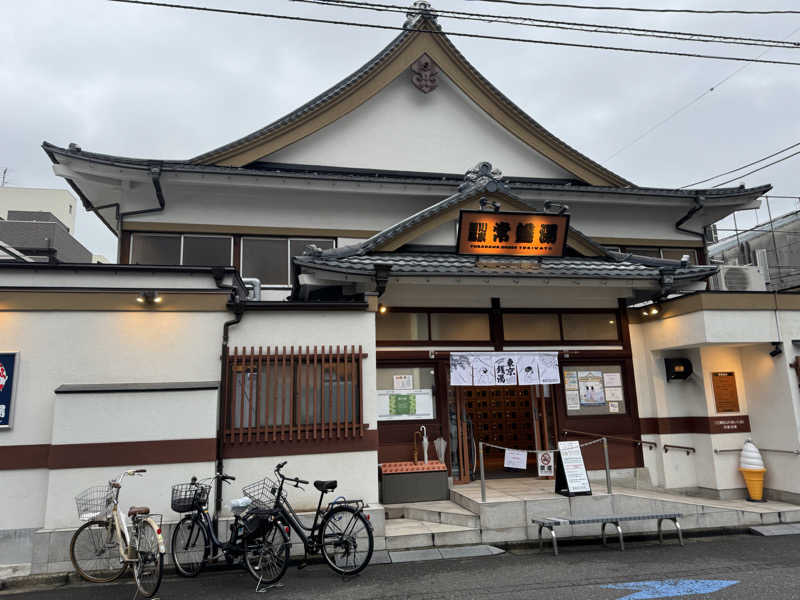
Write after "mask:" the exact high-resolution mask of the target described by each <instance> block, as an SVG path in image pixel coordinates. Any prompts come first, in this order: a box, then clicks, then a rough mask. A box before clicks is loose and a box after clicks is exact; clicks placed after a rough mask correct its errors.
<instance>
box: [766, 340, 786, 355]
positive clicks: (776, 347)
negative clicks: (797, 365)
mask: <svg viewBox="0 0 800 600" xmlns="http://www.w3.org/2000/svg"><path fill="white" fill-rule="evenodd" d="M772 346H773V348H772V350H770V353H769V355H770V356H771V357H772V358H775V357H776V356H779V355H780V354H783V342H772Z"/></svg>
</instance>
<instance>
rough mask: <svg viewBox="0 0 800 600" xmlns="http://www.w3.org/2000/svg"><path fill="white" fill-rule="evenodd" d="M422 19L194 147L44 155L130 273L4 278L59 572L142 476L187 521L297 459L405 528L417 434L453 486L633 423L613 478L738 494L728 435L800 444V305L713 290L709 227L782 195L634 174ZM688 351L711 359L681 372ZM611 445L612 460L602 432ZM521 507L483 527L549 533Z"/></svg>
mask: <svg viewBox="0 0 800 600" xmlns="http://www.w3.org/2000/svg"><path fill="white" fill-rule="evenodd" d="M416 5H417V6H418V9H419V10H422V14H421V15H416V14H413V15H411V16H412V18H411V19H410V20H409V21H408V23H407V25H406V29H405V30H404V31H403V32H402V33H401V34H400V35H399V36H397V38H396V39H394V40H393V41H392V42H391V43H390V44H389V45H388V46H387V47H386V48H385V49H383V50H382V51H381V52H380V53H378V55H377V56H376V57H374V58H373V59H372V60H370V61H369V62H368V63H366V65H365V66H364V67H363V68H361V69H359V70H358V71H356V72H355V73H354V74H352V75H350V76H349V77H347V78H346V79H345V80H343V81H342V82H340V83H339V84H337V85H336V86H334V87H333V88H331V89H330V90H328V91H326V92H324V93H323V94H321V95H320V96H318V97H317V98H315V99H313V100H311V101H310V102H308V103H307V104H305V105H304V106H302V107H300V108H299V109H298V110H296V111H293V112H292V113H290V114H288V115H286V116H285V117H283V118H281V119H279V120H278V121H275V122H274V123H272V124H271V125H268V126H266V127H264V128H262V129H260V130H258V131H256V132H254V133H253V134H250V135H248V136H246V137H244V138H242V139H239V140H236V141H234V142H231V143H230V144H227V145H225V146H222V147H221V148H218V149H216V150H213V151H211V152H208V153H205V154H202V155H200V156H198V157H196V158H194V159H190V160H184V161H162V160H154V159H134V158H125V157H119V156H112V155H106V154H97V153H93V152H89V151H85V150H83V149H81V148H80V147H78V146H76V145H74V144H73V145H70V146H69V147H67V148H63V147H58V146H55V145H52V144H49V143H45V144H44V146H43V147H44V150H45V152H46V153H47V155H48V156H49V158H50V159H51V160H52V162H53V165H54V171H55V173H56V174H57V175H59V176H61V177H64V178H65V179H67V180H68V182H69V183H70V185H71V186H72V187H73V189H74V190H76V193H78V194H79V195H80V197H81V199H82V201H83V202H84V204H85V206H86V207H87V209H89V210H93V211H94V212H96V213H97V214H98V215H99V216H100V218H101V219H103V221H104V222H105V223H106V225H107V226H108V227H109V228H110V229H111V230H112V231H113V232H115V233H116V234H117V235H119V236H120V242H121V243H120V256H119V259H120V260H119V262H120V263H121V264H118V265H87V266H66V267H61V266H49V265H47V266H40V265H22V264H13V265H11V264H7V265H5V266H0V287H2V288H3V289H4V290H8V292H7V293H6V295H5V296H4V298H3V299H2V300H0V309H2V310H4V311H6V313H7V314H12V315H13V318H10V319H0V338H2V339H3V340H5V342H6V343H5V346H6V347H8V348H9V349H11V350H19V352H20V353H21V355H23V356H24V359H23V361H24V362H23V363H22V364H23V365H24V366H23V367H22V368H21V369H20V371H19V373H18V376H19V379H18V388H17V391H16V403H17V408H16V411H15V413H16V414H15V416H14V427H13V429H11V430H10V431H6V432H0V445H2V446H3V453H4V456H5V457H6V458H5V460H4V462H3V465H1V466H0V468H3V469H4V470H3V471H0V473H2V474H1V475H0V486H2V487H3V488H4V489H12V490H21V491H20V492H19V493H18V494H17V493H16V492H15V494H14V495H11V496H10V497H6V498H0V530H2V529H12V528H13V529H23V528H25V529H27V530H28V531H29V533H28V534H27V535H29V536H30V537H31V538H32V539H33V547H34V551H33V556H34V558H35V560H36V561H39V562H38V563H37V565H36V566H35V568H36V569H37V570H38V569H50V570H57V569H58V567H57V566H52V565H50V566H48V565H47V563H48V561H49V562H52V561H55V560H59V559H58V558H57V557H56V554H55V553H54V554H53V556H54V557H53V558H48V557H47V547H48V544H50V547H53V548H56V549H59V548H61V546H62V545H63V543H64V540H62V538H68V536H69V531H65V530H67V529H68V528H70V527H74V525H75V517H74V515H73V514H72V506H71V504H70V502H71V498H72V495H73V494H74V493H75V492H77V491H79V490H80V489H81V488H82V487H86V486H88V485H91V484H93V483H96V482H98V481H102V480H103V479H104V478H106V479H107V473H109V472H110V471H113V470H114V469H119V470H121V469H122V468H124V467H123V465H125V466H129V465H133V464H135V465H141V466H145V467H147V468H148V480H147V481H146V484H145V485H143V486H142V487H134V484H133V483H131V484H130V487H131V490H130V493H129V494H128V495H126V498H127V499H128V500H129V501H131V502H143V503H145V504H149V505H151V506H153V507H154V510H157V511H160V512H164V513H166V514H169V508H168V504H169V503H168V490H169V486H170V485H172V484H174V483H178V482H181V481H186V480H188V478H189V477H190V476H191V475H193V474H196V475H197V476H198V477H201V476H207V475H210V474H211V473H213V472H214V469H224V470H225V471H226V472H229V473H231V474H233V475H236V476H237V478H238V482H242V483H246V482H250V481H253V480H256V479H258V478H261V477H264V476H265V475H269V474H270V473H271V468H272V466H273V465H274V464H275V463H277V462H278V461H280V460H283V459H288V460H289V461H290V465H291V471H292V472H293V473H294V474H298V475H301V476H306V475H307V476H308V478H312V477H320V478H322V477H324V478H332V479H333V478H335V479H338V481H339V486H340V487H339V490H337V493H340V492H341V493H342V494H346V495H348V496H354V497H360V498H363V499H364V500H365V501H367V502H368V503H369V504H370V506H371V510H373V511H374V515H375V519H376V520H375V521H374V523H375V527H376V535H378V536H379V537H380V538H381V542H380V543H383V542H382V536H383V523H382V514H383V511H382V510H380V505H379V503H378V500H379V492H378V487H379V483H378V464H379V463H380V464H384V463H388V462H401V461H408V460H410V459H411V457H412V451H413V450H412V449H413V447H414V444H415V434H416V432H417V431H419V429H420V427H421V426H424V427H425V428H426V431H427V435H428V437H429V438H431V439H434V438H437V437H442V438H443V439H444V440H445V441H446V442H447V452H446V454H445V457H444V459H445V466H444V467H443V468H444V469H446V471H447V474H448V475H449V476H450V477H451V478H452V481H453V482H454V483H455V484H458V483H463V482H467V481H469V480H470V479H471V478H472V476H473V473H474V471H475V469H476V461H475V453H474V448H475V447H476V444H477V442H480V441H484V442H490V443H493V444H496V445H500V446H504V447H511V448H526V449H547V448H553V446H554V445H555V444H556V442H557V441H558V440H562V439H564V438H565V437H569V438H570V439H581V440H592V439H597V438H599V437H601V436H608V437H609V438H610V442H609V452H610V457H611V466H612V467H613V468H614V469H615V471H616V472H634V473H637V474H638V473H641V472H642V471H641V470H642V469H646V470H647V472H649V478H650V479H651V480H652V482H653V483H654V484H655V485H656V486H659V487H662V488H668V489H674V490H681V491H684V492H687V493H694V494H706V495H714V496H742V495H743V494H744V486H743V483H742V481H741V478H740V475H739V473H738V471H737V461H736V458H737V457H736V456H735V455H734V454H732V453H727V454H726V453H724V452H723V453H717V452H715V449H720V446H724V447H726V448H727V449H730V448H736V447H741V444H742V443H743V441H744V440H745V439H746V438H747V437H750V436H752V437H754V438H756V440H757V441H762V440H763V441H766V442H767V444H769V445H772V444H774V445H775V446H774V447H783V448H797V447H798V444H800V440H798V430H797V427H796V424H797V422H798V419H800V414H799V413H798V411H799V410H800V409H797V408H796V407H797V406H800V390H798V386H797V381H796V379H795V375H794V373H793V372H791V371H789V370H788V369H787V366H786V360H791V358H792V357H793V356H794V352H795V350H794V347H793V346H792V344H791V340H792V339H800V330H799V329H798V325H797V323H800V319H798V318H797V317H798V315H800V302H798V301H797V297H796V296H794V295H791V294H780V295H778V296H777V297H776V296H775V295H773V294H719V293H709V292H705V291H703V290H705V288H706V282H707V280H708V279H709V278H710V277H711V276H713V275H714V274H715V273H716V272H717V268H716V267H715V266H711V265H708V264H707V260H706V256H705V253H704V250H703V245H704V241H703V239H704V236H703V231H704V229H705V228H706V227H707V226H709V225H711V224H712V223H714V222H716V221H718V220H720V219H721V218H724V217H725V216H727V215H729V214H730V213H731V212H733V211H735V210H742V209H747V208H753V207H756V206H758V204H759V197H760V196H761V195H762V194H764V193H765V192H767V191H768V190H769V189H770V186H768V185H763V186H759V187H754V188H740V187H737V188H717V189H709V190H678V189H661V188H648V187H642V186H637V185H634V184H633V183H631V182H629V181H627V180H626V179H624V178H623V177H621V176H619V175H617V174H615V173H612V172H611V171H609V170H607V169H605V168H604V167H602V166H601V165H599V164H597V163H596V162H594V161H592V160H591V159H589V158H587V157H585V156H583V155H582V154H580V153H579V152H578V151H577V150H575V149H573V148H571V147H570V146H569V145H567V144H566V143H565V142H563V141H562V140H559V139H558V138H556V137H555V136H554V135H553V134H551V133H549V132H548V131H547V130H545V129H544V128H543V127H542V126H541V125H540V124H539V123H537V122H536V121H534V120H533V119H532V118H531V117H529V116H528V115H527V114H525V113H524V112H523V111H522V110H521V109H520V108H519V107H517V106H516V105H514V104H513V103H512V102H511V101H510V100H509V99H508V98H506V97H505V96H504V95H503V94H502V93H501V92H500V91H499V90H497V89H496V88H494V87H493V86H492V85H491V84H490V83H489V82H488V81H487V80H486V79H485V78H484V77H483V76H482V75H481V74H479V73H478V72H477V71H476V69H475V68H474V67H473V66H472V65H471V64H470V63H469V62H468V61H467V60H466V58H465V57H464V56H463V55H461V54H460V53H459V52H458V50H457V49H456V48H455V47H454V46H453V44H452V43H451V42H450V40H449V39H448V38H447V37H445V36H443V35H437V34H432V33H429V32H428V31H429V30H430V29H431V28H436V27H438V25H437V22H436V18H435V14H434V13H432V12H430V11H429V10H427V8H426V7H427V3H421V2H419V3H416ZM687 143H688V141H687ZM487 159H490V160H491V161H492V163H491V164H490V163H488V162H480V161H485V160H487ZM498 169H503V171H504V172H505V175H506V176H505V177H503V175H502V174H501V173H500V171H499V170H498ZM461 173H463V174H461ZM495 210H499V211H500V212H499V213H495V212H494V211H495ZM610 248H613V249H610ZM637 252H638V253H637ZM687 254H688V255H689V260H688V261H686V262H682V261H680V260H669V258H670V257H682V256H683V255H687ZM693 263H697V264H693ZM242 278H252V279H258V280H259V282H260V284H261V287H262V289H261V298H262V300H261V301H252V300H246V299H245V296H246V293H247V292H246V289H245V282H243V281H242ZM668 297H674V299H671V300H666V298H668ZM31 307H36V309H37V310H31ZM54 329H57V330H58V335H53V330H54ZM781 347H782V351H783V352H785V354H786V356H783V355H780V356H779V357H778V358H775V356H778V355H779V354H780V352H779V351H780V350H781ZM771 352H773V353H774V354H771ZM492 353H496V354H492ZM790 354H791V355H792V356H789V355H790ZM667 358H684V359H687V360H689V361H691V363H692V364H693V365H694V372H695V375H693V376H692V378H690V379H688V380H686V381H673V380H669V379H668V378H667V377H666V372H665V366H664V365H665V363H664V360H665V359H667ZM509 360H510V361H511V363H509V362H508V361H509ZM497 361H501V362H500V363H498V362H497ZM465 365H468V367H465ZM523 365H524V368H523ZM498 367H502V368H503V371H502V372H500V371H498V370H497V369H498ZM517 368H519V373H518V371H517ZM684 372H685V373H687V374H688V371H684ZM723 375H724V376H725V377H724V378H723V379H724V381H722V379H720V377H722V376H723ZM720 381H722V384H724V385H723V386H722V387H720V385H722V384H720ZM723 391H724V394H725V397H724V398H723V397H722V394H723ZM87 423H91V424H92V426H91V427H86V424H87ZM643 443H644V444H645V445H654V446H656V447H658V448H659V450H658V451H657V452H653V451H643V450H642V444H643ZM676 446H678V447H681V446H683V447H690V448H691V450H693V451H695V452H694V453H693V454H691V456H690V455H689V454H688V453H687V454H684V452H675V451H674V448H675V447H676ZM670 447H672V448H673V451H672V452H667V450H669V448H670ZM662 448H663V450H664V451H663V452H662V451H661V449H662ZM687 452H688V451H687ZM431 453H433V451H432V450H431ZM585 458H586V461H587V464H588V466H589V468H590V469H597V468H599V467H600V466H601V465H602V464H603V458H602V450H601V446H600V445H598V444H596V445H594V446H590V447H587V449H586V450H585ZM769 460H770V461H772V460H773V459H772V458H770V459H769ZM793 460H796V458H795V457H794V456H791V455H789V454H787V455H786V456H783V455H777V456H776V458H775V459H774V461H775V462H774V463H772V462H771V464H774V465H775V468H772V467H771V468H770V479H769V480H768V487H769V490H770V491H769V493H770V494H771V495H772V496H773V497H780V498H785V499H790V500H791V499H794V500H799V499H800V472H799V471H798V465H797V464H796V463H794V462H792V461H793ZM487 468H488V469H489V471H490V472H494V471H499V470H502V469H503V460H502V455H501V454H499V453H492V452H491V451H490V452H489V454H488V456H487ZM643 479H647V477H644V476H643ZM457 490H458V486H457V485H456V487H454V488H453V493H454V495H455V494H457ZM407 491H408V493H409V494H410V495H411V496H412V497H413V495H414V494H415V493H417V490H416V488H415V487H414V486H413V485H411V486H409V489H408V490H407ZM126 492H127V490H126ZM231 493H235V492H228V491H226V492H225V494H231ZM29 498H35V499H36V502H31V501H29ZM295 498H296V499H297V501H298V504H299V506H301V507H302V508H309V507H310V506H311V505H310V503H311V502H312V501H313V500H311V499H310V496H309V495H307V496H305V497H303V496H295ZM23 505H24V506H23ZM23 508H24V510H23ZM515 514H516V513H515ZM521 514H522V515H523V516H521V517H519V518H518V519H517V517H514V518H515V519H517V520H518V521H519V522H517V521H514V523H513V524H509V525H507V530H505V531H503V532H501V533H499V534H496V535H505V536H506V537H505V538H502V539H501V538H499V537H494V538H492V537H490V536H488V535H486V536H484V538H483V540H484V541H487V542H488V541H512V540H521V539H526V538H527V536H528V534H529V530H528V529H527V528H526V525H528V523H526V521H525V517H524V515H525V509H523V510H522V511H521ZM1 515H8V516H7V517H6V518H5V519H3V517H2V516H1ZM698 526H700V525H698ZM20 535H23V534H20ZM493 535H495V534H493ZM51 542H52V543H51ZM62 566H64V567H66V568H68V565H62Z"/></svg>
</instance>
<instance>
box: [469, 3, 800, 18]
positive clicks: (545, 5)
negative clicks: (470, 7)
mask: <svg viewBox="0 0 800 600" xmlns="http://www.w3.org/2000/svg"><path fill="white" fill-rule="evenodd" d="M473 1H475V0H473ZM477 1H479V2H493V3H495V4H514V5H516V6H536V7H540V8H570V9H578V10H616V11H628V12H649V13H685V14H694V15H800V10H738V9H726V10H722V9H720V10H714V9H708V10H700V9H693V8H639V7H634V6H586V5H584V4H557V3H555V2H526V1H523V0H477Z"/></svg>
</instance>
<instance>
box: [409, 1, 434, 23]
mask: <svg viewBox="0 0 800 600" xmlns="http://www.w3.org/2000/svg"><path fill="white" fill-rule="evenodd" d="M419 17H427V18H428V19H430V20H431V21H436V13H435V12H434V10H433V8H432V7H431V3H430V2H426V0H415V2H414V3H413V4H412V5H411V7H410V8H409V9H408V12H407V13H406V22H405V23H403V29H408V28H409V27H411V25H413V24H414V22H415V21H416V20H417V19H418V18H419Z"/></svg>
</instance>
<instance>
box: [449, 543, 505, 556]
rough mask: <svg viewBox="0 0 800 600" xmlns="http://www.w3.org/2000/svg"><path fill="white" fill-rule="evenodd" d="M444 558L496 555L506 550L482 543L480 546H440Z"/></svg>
mask: <svg viewBox="0 0 800 600" xmlns="http://www.w3.org/2000/svg"><path fill="white" fill-rule="evenodd" d="M439 552H440V553H441V555H442V558H469V557H471V556H494V555H495V554H503V552H504V550H502V549H500V548H498V547H496V546H488V545H486V544H480V545H478V546H458V547H450V548H439Z"/></svg>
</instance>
